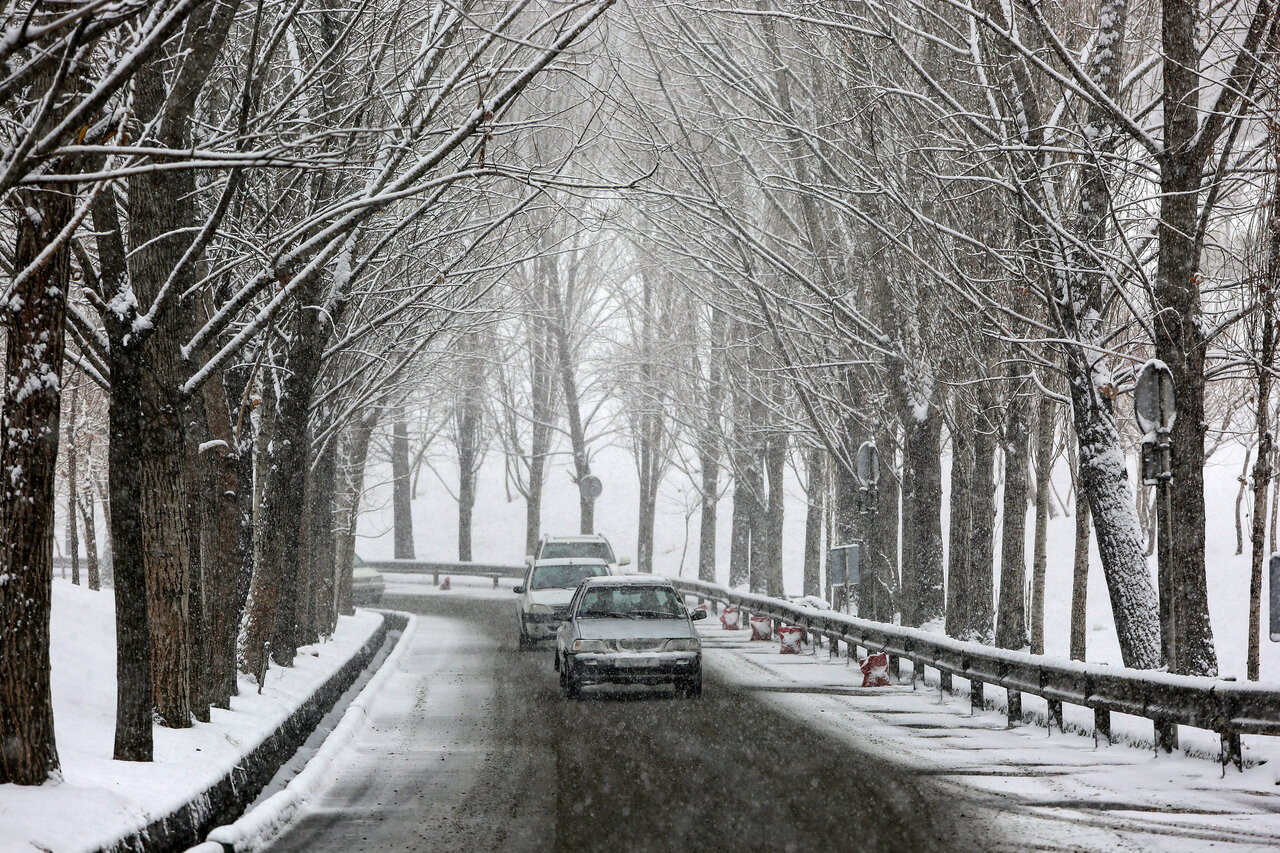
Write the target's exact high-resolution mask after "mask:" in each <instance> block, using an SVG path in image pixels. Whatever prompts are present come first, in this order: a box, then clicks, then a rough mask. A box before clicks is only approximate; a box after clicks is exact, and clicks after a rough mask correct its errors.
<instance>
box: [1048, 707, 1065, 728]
mask: <svg viewBox="0 0 1280 853" xmlns="http://www.w3.org/2000/svg"><path fill="white" fill-rule="evenodd" d="M1046 701H1047V702H1048V705H1049V731H1053V727H1054V726H1057V727H1058V731H1060V732H1065V731H1066V729H1064V728H1063V727H1062V703H1061V702H1059V701H1058V700H1057V699H1048V700H1046Z"/></svg>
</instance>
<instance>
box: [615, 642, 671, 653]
mask: <svg viewBox="0 0 1280 853" xmlns="http://www.w3.org/2000/svg"><path fill="white" fill-rule="evenodd" d="M664 642H666V641H665V640H651V639H626V640H615V641H614V644H615V645H616V646H617V649H618V651H620V652H656V651H659V650H660V649H661V648H662V644H663V643H664Z"/></svg>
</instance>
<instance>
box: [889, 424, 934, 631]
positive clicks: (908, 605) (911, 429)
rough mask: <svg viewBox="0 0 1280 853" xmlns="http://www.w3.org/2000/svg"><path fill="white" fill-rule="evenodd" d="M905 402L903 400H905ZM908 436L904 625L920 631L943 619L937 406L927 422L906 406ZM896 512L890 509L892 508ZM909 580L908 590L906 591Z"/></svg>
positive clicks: (903, 511) (903, 597) (904, 543)
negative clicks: (907, 525) (908, 534)
mask: <svg viewBox="0 0 1280 853" xmlns="http://www.w3.org/2000/svg"><path fill="white" fill-rule="evenodd" d="M904 402H905V401H904ZM901 414H902V425H903V430H904V433H905V436H906V445H905V448H904V452H903V457H904V463H905V464H904V469H905V468H906V467H908V466H909V467H910V471H911V473H910V476H909V477H908V476H906V475H905V474H904V476H903V484H904V487H905V484H906V483H910V484H911V485H910V492H906V490H905V488H904V493H903V497H902V517H903V522H904V525H905V524H906V521H907V519H908V518H909V519H910V531H911V534H910V536H909V537H908V536H907V535H906V534H905V532H904V535H903V543H902V544H903V551H904V553H903V555H902V557H903V559H902V583H903V588H902V594H901V599H902V617H903V624H904V625H909V626H911V627H916V628H918V627H921V626H924V625H928V624H930V623H936V622H938V621H939V620H942V619H943V618H944V617H945V614H946V595H945V592H944V588H943V579H942V418H941V417H940V416H939V414H938V411H937V409H936V408H935V407H934V406H933V405H931V404H930V405H928V406H927V407H926V408H925V411H924V417H923V418H921V417H919V416H918V413H917V411H916V408H915V407H913V406H910V405H904V406H903V408H902V411H901ZM890 511H892V509H890ZM908 579H910V585H909V586H908Z"/></svg>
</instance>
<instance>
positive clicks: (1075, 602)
mask: <svg viewBox="0 0 1280 853" xmlns="http://www.w3.org/2000/svg"><path fill="white" fill-rule="evenodd" d="M1089 516H1090V512H1089V498H1088V497H1087V496H1086V495H1085V494H1084V491H1083V490H1081V489H1077V490H1076V544H1075V559H1074V561H1073V563H1072V570H1071V652H1070V654H1071V659H1072V660H1084V659H1085V631H1086V630H1087V628H1088V625H1087V622H1088V615H1089V611H1088V606H1089V532H1090V530H1091V529H1092V528H1091V525H1090V523H1089V521H1090V519H1089Z"/></svg>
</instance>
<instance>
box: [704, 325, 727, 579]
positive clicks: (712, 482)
mask: <svg viewBox="0 0 1280 853" xmlns="http://www.w3.org/2000/svg"><path fill="white" fill-rule="evenodd" d="M724 329H725V318H724V312H723V311H721V310H720V309H718V308H712V309H711V325H710V330H709V342H710V345H709V346H708V351H707V384H706V393H705V397H706V401H707V408H706V412H705V415H704V417H702V418H701V419H699V422H698V468H699V473H700V474H701V477H702V491H701V494H700V496H699V497H700V500H701V503H702V515H701V518H700V520H699V526H698V579H699V580H703V581H708V582H710V583H715V580H716V514H717V509H718V505H719V501H720V452H721V445H722V442H723V439H724V434H723V429H722V426H721V408H722V407H723V405H724V370H723V358H724V356H723V354H722V351H721V347H722V345H723V338H724Z"/></svg>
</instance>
